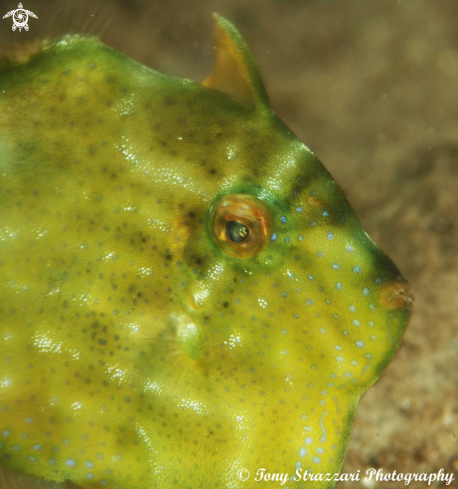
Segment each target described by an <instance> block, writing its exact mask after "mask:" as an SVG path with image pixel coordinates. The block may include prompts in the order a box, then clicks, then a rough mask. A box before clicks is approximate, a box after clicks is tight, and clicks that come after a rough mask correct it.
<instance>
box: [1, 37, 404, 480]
mask: <svg viewBox="0 0 458 489" xmlns="http://www.w3.org/2000/svg"><path fill="white" fill-rule="evenodd" d="M0 170H1V171H0V179H1V180H0V181H1V186H0V365H1V370H0V443H1V444H0V463H1V464H2V465H4V466H6V467H8V468H11V469H13V470H18V471H22V472H26V473H29V474H32V475H35V476H37V477H40V478H44V479H52V480H57V481H62V480H65V479H71V480H72V481H74V482H75V483H76V484H79V485H83V486H86V487H88V486H91V485H92V484H95V485H97V486H100V484H102V485H105V484H107V485H108V487H110V488H115V487H118V488H119V489H124V488H125V489H136V488H139V489H140V488H153V487H160V488H169V487H170V488H172V487H174V488H176V487H179V488H185V487H193V488H200V487H202V488H217V487H221V488H229V487H231V488H247V489H250V488H254V487H270V486H272V487H278V485H279V483H278V482H275V483H272V482H264V483H260V482H255V481H254V477H255V472H256V470H257V469H259V468H261V467H264V468H266V469H267V471H268V472H282V473H284V472H288V473H289V474H290V475H293V474H294V472H295V470H296V467H302V468H303V469H309V470H310V471H312V472H314V473H325V472H336V471H339V469H340V466H341V464H342V461H343V457H344V453H345V449H346V445H347V442H348V438H349V434H350V431H351V425H352V418H353V416H354V412H355V408H356V404H357V402H358V399H359V397H360V396H361V394H362V392H363V391H364V390H365V389H366V388H367V387H368V386H370V385H371V384H373V383H374V382H375V380H376V379H377V378H378V377H379V375H380V373H381V371H382V370H383V368H384V367H385V365H386V364H387V363H388V362H389V360H390V359H391V357H392V356H393V354H394V352H395V351H396V349H397V347H398V345H399V342H400V339H401V335H402V333H403V330H404V328H405V326H406V323H407V320H408V317H409V311H408V310H406V309H396V308H391V309H388V308H386V307H385V306H384V305H382V304H381V303H380V302H379V300H378V294H379V291H380V289H381V287H382V286H384V285H385V284H387V283H389V282H391V281H393V280H395V279H396V278H398V277H399V276H400V272H399V270H398V269H397V268H396V267H395V265H394V264H393V263H392V262H391V261H390V260H389V259H388V258H387V257H386V256H385V255H384V254H383V253H382V252H381V251H380V250H379V249H378V248H377V247H376V246H375V245H374V243H373V242H372V241H371V240H370V238H369V237H368V236H367V235H366V233H365V232H364V230H363V229H362V228H361V226H360V224H359V223H358V221H357V219H356V217H355V215H354V213H353V211H352V209H351V208H350V206H349V204H348V202H347V201H346V199H345V197H344V196H343V195H342V193H341V191H340V189H339V187H338V186H337V184H336V183H335V182H334V180H333V179H332V177H331V176H330V175H329V173H328V172H327V171H326V170H325V168H324V167H323V166H322V165H321V163H320V162H319V161H318V160H317V159H316V158H315V156H314V155H313V154H312V153H311V152H310V151H309V150H308V149H307V148H306V147H305V146H304V145H303V144H302V143H300V142H298V141H297V139H296V138H295V137H294V135H293V134H292V133H291V132H290V131H289V130H288V129H287V128H286V127H285V126H284V125H283V124H282V123H281V122H280V121H279V119H278V118H277V117H276V116H275V115H274V113H273V112H272V111H271V109H270V108H269V107H268V106H267V105H265V104H258V105H248V104H242V103H239V102H238V101H237V100H236V99H234V98H232V97H230V96H228V95H226V94H225V93H222V92H219V91H217V90H212V89H209V88H204V87H202V86H200V85H198V84H196V83H193V82H190V81H187V80H181V79H175V78H171V77H168V76H164V75H162V74H159V73H156V72H154V71H151V70H150V69H148V68H146V67H144V66H141V65H139V64H138V63H136V62H134V61H132V60H129V59H128V58H126V57H125V56H123V55H122V54H119V53H117V52H115V51H113V50H111V49H109V48H107V47H106V46H104V45H102V44H100V43H98V42H97V41H95V40H91V39H88V40H84V39H78V38H73V39H72V40H68V41H67V42H64V43H60V44H56V45H54V46H51V47H49V48H46V49H45V50H43V51H42V52H40V53H38V54H37V55H35V56H33V57H32V58H31V60H30V61H29V63H28V64H25V65H23V66H15V65H9V66H7V67H4V68H3V70H2V71H1V72H0ZM234 193H245V194H250V195H253V196H257V197H259V198H260V199H262V200H263V201H264V202H266V203H267V204H268V205H269V206H270V208H271V212H272V216H273V224H272V230H271V237H272V238H271V239H270V240H269V242H268V243H267V245H266V246H265V248H264V249H263V250H262V251H261V252H260V253H259V254H257V255H255V256H253V257H252V258H248V259H238V258H233V257H229V256H227V255H226V254H224V253H223V252H222V251H221V250H220V248H219V247H218V245H217V243H216V242H215V241H214V239H213V238H212V236H211V233H210V229H209V220H210V215H211V212H212V205H213V204H214V203H215V202H216V201H218V200H219V199H220V198H221V197H222V196H224V195H230V194H234ZM240 468H246V469H248V470H249V471H250V472H251V477H250V479H248V480H247V481H246V482H242V481H240V480H239V479H238V478H237V470H238V469H240ZM288 485H289V486H290V487H302V486H301V485H300V484H298V483H297V482H294V483H289V484H286V486H283V487H288ZM333 485H334V483H332V482H331V483H330V482H323V483H314V484H313V485H310V483H307V484H305V485H304V487H314V488H316V487H331V486H333Z"/></svg>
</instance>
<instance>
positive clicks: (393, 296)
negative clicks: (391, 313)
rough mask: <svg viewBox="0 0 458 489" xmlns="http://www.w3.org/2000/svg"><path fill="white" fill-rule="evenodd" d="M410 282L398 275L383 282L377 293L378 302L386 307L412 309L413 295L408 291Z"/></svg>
mask: <svg viewBox="0 0 458 489" xmlns="http://www.w3.org/2000/svg"><path fill="white" fill-rule="evenodd" d="M409 290H410V282H409V281H408V280H406V279H405V278H402V277H398V278H396V279H394V280H392V281H391V282H388V283H387V284H385V285H384V286H383V287H382V288H381V289H380V292H379V294H378V300H379V302H380V304H382V305H383V306H385V307H386V308H387V309H407V310H410V309H412V306H413V301H414V296H413V294H411V293H409Z"/></svg>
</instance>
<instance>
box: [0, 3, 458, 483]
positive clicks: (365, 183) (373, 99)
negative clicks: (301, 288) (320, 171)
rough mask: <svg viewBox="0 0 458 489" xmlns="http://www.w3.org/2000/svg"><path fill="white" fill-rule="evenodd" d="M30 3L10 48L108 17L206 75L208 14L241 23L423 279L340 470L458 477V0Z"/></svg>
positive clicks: (116, 42) (147, 47)
mask: <svg viewBox="0 0 458 489" xmlns="http://www.w3.org/2000/svg"><path fill="white" fill-rule="evenodd" d="M23 4H24V8H27V9H28V10H31V11H33V12H35V14H36V15H38V17H39V19H30V20H29V26H30V31H29V32H28V33H25V32H24V31H23V32H22V33H19V32H18V31H16V32H14V33H13V32H12V31H11V25H12V21H11V19H5V20H1V19H0V50H4V49H5V48H6V47H7V46H8V45H9V44H10V43H11V42H20V41H25V40H26V39H29V40H31V39H34V38H36V37H37V36H38V35H42V34H43V32H45V33H46V32H49V31H50V30H51V31H52V32H56V33H63V32H64V31H66V30H71V31H73V32H75V30H78V31H82V30H83V31H84V30H85V29H87V30H88V31H95V32H96V33H100V32H102V33H103V32H105V31H106V30H107V29H108V27H110V26H111V27H110V28H109V29H108V31H107V32H106V34H105V35H104V37H103V39H104V42H105V43H106V44H108V45H110V46H112V47H114V48H116V49H118V50H119V51H122V52H123V53H125V54H127V55H129V56H130V57H132V58H134V59H135V60H137V61H140V62H142V63H144V64H146V65H148V66H150V67H151V68H153V69H155V70H157V71H161V72H163V73H166V74H168V75H174V76H180V77H185V78H190V79H192V80H195V81H201V80H203V79H204V78H205V77H206V75H207V74H208V72H209V70H210V68H211V64H212V51H213V45H212V29H213V22H212V17H211V13H212V12H218V13H220V14H222V15H224V16H225V17H227V18H228V19H230V20H231V21H232V22H234V23H235V24H236V25H237V27H238V28H239V29H240V30H241V32H242V34H243V36H244V37H245V40H246V41H247V42H248V44H249V46H250V47H251V49H252V52H253V55H254V57H255V59H256V60H257V62H258V64H259V67H260V70H261V73H262V75H263V78H264V82H265V85H266V88H267V90H268V93H269V94H270V97H271V101H272V105H273V107H274V108H275V110H276V112H277V113H278V115H279V116H280V118H281V119H283V120H284V121H285V122H286V124H287V125H288V126H290V128H291V129H292V130H293V131H294V132H295V133H296V134H297V136H298V137H299V139H301V140H303V141H304V142H305V143H306V145H307V146H309V147H310V148H311V149H312V150H313V151H314V152H315V153H316V155H317V156H318V157H319V158H320V159H321V161H322V162H323V163H324V164H325V165H326V167H327V168H328V169H329V170H330V172H331V173H332V174H333V175H334V177H335V179H336V180H337V181H338V183H339V184H340V185H341V186H342V187H343V189H344V190H345V192H346V195H347V197H348V198H349V200H350V202H351V203H352V204H353V206H354V208H355V210H356V212H357V214H358V216H359V217H360V219H361V221H362V223H363V225H364V227H365V229H366V230H367V231H368V233H369V234H370V236H371V237H372V238H373V239H374V240H375V241H376V242H377V243H378V244H379V246H380V247H381V248H382V249H383V250H384V251H385V252H386V253H387V254H388V255H389V256H390V257H391V258H392V259H393V260H394V261H395V263H396V264H397V265H398V266H399V267H400V268H401V270H402V271H403V273H404V275H405V276H407V277H408V278H409V279H410V280H411V282H412V292H413V293H414V295H415V304H414V309H413V316H412V319H411V322H410V325H409V327H408V329H407V332H406V334H405V337H404V341H403V344H402V346H401V349H400V351H399V353H398V354H397V355H396V357H395V358H394V360H393V361H392V363H391V364H390V365H389V367H388V368H387V370H386V371H385V373H384V374H383V376H382V379H381V380H380V381H379V382H378V383H377V384H376V385H375V386H374V387H373V388H371V389H370V390H369V391H368V392H367V393H366V394H365V395H364V396H363V398H362V400H361V402H360V405H359V407H358V410H357V414H356V420H355V425H354V429H353V434H352V437H351V441H350V445H349V449H348V453H347V456H346V460H345V464H344V467H343V471H344V472H356V471H357V470H361V473H364V472H365V470H366V469H367V468H369V467H374V468H376V469H378V468H382V469H383V470H384V471H385V472H392V471H393V470H396V471H397V472H402V473H408V472H427V473H430V472H437V471H438V470H439V469H441V468H443V469H444V470H445V472H449V473H450V472H454V473H455V479H457V478H458V441H457V436H458V257H457V252H458V218H457V210H458V127H457V122H458V83H457V82H458V27H457V26H458V2H457V1H456V0H339V1H337V0H335V1H331V0H308V1H305V0H304V1H300V0H288V1H286V0H283V1H278V0H277V1H274V0H250V1H247V0H230V1H226V2H223V1H205V0H194V1H190V0H189V1H185V0H169V1H167V2H166V1H159V0H151V1H147V0H137V1H127V0H124V1H122V0H118V1H112V2H98V3H97V4H96V3H95V2H90V3H88V2H60V1H39V0H24V1H23ZM62 5H63V7H64V8H63V11H62V12H61V14H59V16H58V17H57V21H55V22H54V24H53V26H52V27H50V24H51V21H52V18H53V16H54V15H55V14H56V12H57V11H58V9H59V8H60V7H61V6H62ZM0 7H1V9H0V14H1V16H3V15H4V14H5V13H6V12H7V11H9V10H13V9H15V8H17V0H8V1H5V0H0ZM65 12H66V13H65ZM91 15H94V17H91ZM1 16H0V17H1ZM90 19H92V21H91V20H90ZM0 96H1V94H0ZM337 487H338V488H339V487H340V488H342V489H344V488H345V489H347V488H361V487H366V488H369V489H370V488H375V487H377V488H385V487H387V488H392V489H395V488H398V487H405V486H404V483H403V482H397V483H393V482H379V483H377V484H374V483H373V482H366V483H364V484H361V483H360V482H353V483H339V484H338V485H337ZM408 487H410V488H415V489H416V488H424V487H427V483H425V482H417V483H415V482H412V483H411V484H410V485H409V486H408ZM431 487H436V488H437V487H446V486H445V484H444V483H442V484H441V483H439V484H433V485H432V486H431ZM448 487H458V483H457V481H456V480H455V481H454V482H452V484H451V485H450V486H448Z"/></svg>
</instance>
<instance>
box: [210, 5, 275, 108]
mask: <svg viewBox="0 0 458 489" xmlns="http://www.w3.org/2000/svg"><path fill="white" fill-rule="evenodd" d="M213 17H214V18H215V21H216V26H215V59H214V64H213V69H212V71H211V73H210V75H209V76H208V77H207V78H206V79H205V80H204V81H203V82H202V85H203V86H204V87H208V88H213V89H214V90H220V91H221V92H225V93H228V94H229V95H232V96H233V97H235V98H237V99H239V100H241V101H243V102H246V103H249V104H253V105H260V106H264V107H270V105H269V99H268V97H267V94H266V91H265V89H264V85H263V84H262V81H261V77H260V75H259V71H258V68H257V66H256V65H255V63H254V61H253V58H252V56H251V53H250V50H249V49H248V46H247V45H246V44H245V41H244V40H243V39H242V36H241V35H240V33H239V31H238V30H237V29H236V28H235V27H234V26H233V25H232V24H231V23H230V22H229V21H228V20H226V19H225V18H224V17H221V16H220V15H218V14H213Z"/></svg>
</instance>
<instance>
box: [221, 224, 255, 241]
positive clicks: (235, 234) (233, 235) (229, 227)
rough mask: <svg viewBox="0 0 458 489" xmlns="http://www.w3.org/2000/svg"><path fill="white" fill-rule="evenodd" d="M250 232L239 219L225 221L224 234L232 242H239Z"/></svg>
mask: <svg viewBox="0 0 458 489" xmlns="http://www.w3.org/2000/svg"><path fill="white" fill-rule="evenodd" d="M249 234H250V231H249V229H248V228H247V227H246V226H245V224H242V223H241V222H239V221H227V222H226V236H227V237H228V238H229V239H230V240H231V241H233V242H234V243H241V242H242V241H244V240H245V239H246V238H247V237H248V235H249Z"/></svg>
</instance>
